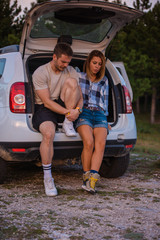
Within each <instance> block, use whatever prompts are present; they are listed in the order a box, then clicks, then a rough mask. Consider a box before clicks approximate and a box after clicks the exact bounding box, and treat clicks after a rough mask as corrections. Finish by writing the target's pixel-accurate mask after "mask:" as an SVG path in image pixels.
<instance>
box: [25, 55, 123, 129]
mask: <svg viewBox="0 0 160 240" xmlns="http://www.w3.org/2000/svg"><path fill="white" fill-rule="evenodd" d="M51 60H52V54H34V55H31V56H30V57H29V58H28V59H27V61H26V70H27V75H28V80H29V86H30V87H29V88H30V94H29V95H30V98H31V101H30V102H31V105H32V107H31V108H30V107H29V109H32V111H31V112H32V113H33V112H34V93H33V84H32V74H33V72H34V71H35V70H36V69H37V68H38V67H39V66H41V65H43V64H45V63H48V62H49V61H51ZM84 61H85V57H84V56H83V57H82V56H78V57H77V56H73V58H72V60H71V62H70V65H71V66H73V67H74V68H78V69H79V70H80V71H82V69H83V64H84ZM106 76H107V77H108V79H109V109H108V110H109V116H108V122H109V123H110V124H111V126H114V125H115V124H116V122H117V120H118V114H119V113H123V112H124V105H125V104H124V101H123V100H124V96H123V94H124V93H123V89H122V86H121V84H120V83H118V84H117V85H115V84H114V83H113V80H112V76H111V74H110V72H109V70H108V69H107V67H106ZM31 125H32V124H30V127H32V126H31ZM59 127H60V128H61V124H59Z"/></svg>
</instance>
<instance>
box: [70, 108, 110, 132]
mask: <svg viewBox="0 0 160 240" xmlns="http://www.w3.org/2000/svg"><path fill="white" fill-rule="evenodd" d="M82 125H89V126H90V127H91V128H100V127H103V128H106V129H107V133H109V130H108V122H107V117H106V115H105V114H104V111H97V110H89V109H86V108H83V112H82V113H81V114H80V115H79V117H78V119H77V120H76V124H75V127H76V129H77V128H78V127H79V126H82Z"/></svg>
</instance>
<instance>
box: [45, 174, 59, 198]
mask: <svg viewBox="0 0 160 240" xmlns="http://www.w3.org/2000/svg"><path fill="white" fill-rule="evenodd" d="M44 188H45V193H46V195H47V196H57V194H58V192H57V189H56V187H55V185H54V179H53V178H46V179H44Z"/></svg>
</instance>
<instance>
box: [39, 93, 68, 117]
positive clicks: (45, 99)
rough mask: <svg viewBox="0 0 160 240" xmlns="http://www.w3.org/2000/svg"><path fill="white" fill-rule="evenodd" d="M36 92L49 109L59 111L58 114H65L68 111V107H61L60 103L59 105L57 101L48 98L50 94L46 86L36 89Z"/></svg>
mask: <svg viewBox="0 0 160 240" xmlns="http://www.w3.org/2000/svg"><path fill="white" fill-rule="evenodd" d="M36 93H37V95H38V96H39V97H40V99H41V100H42V102H43V104H44V106H45V107H46V108H49V109H50V110H51V111H53V112H56V113H59V114H63V115H66V114H67V113H68V112H69V110H68V109H66V108H64V107H62V106H61V105H59V104H58V103H56V102H54V101H52V100H51V99H50V94H49V90H48V88H45V89H41V90H36Z"/></svg>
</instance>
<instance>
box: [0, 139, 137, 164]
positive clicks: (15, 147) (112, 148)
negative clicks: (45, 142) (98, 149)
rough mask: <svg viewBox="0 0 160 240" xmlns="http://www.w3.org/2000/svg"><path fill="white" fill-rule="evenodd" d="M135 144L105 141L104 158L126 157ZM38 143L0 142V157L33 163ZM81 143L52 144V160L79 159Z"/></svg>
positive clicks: (131, 140) (126, 141)
mask: <svg viewBox="0 0 160 240" xmlns="http://www.w3.org/2000/svg"><path fill="white" fill-rule="evenodd" d="M135 144H136V139H126V140H123V142H121V143H120V142H118V141H116V140H107V142H106V148H105V153H104V156H105V157H118V156H123V155H126V154H127V153H128V152H129V151H131V149H132V148H133V147H134V145H135ZM39 146H40V142H14V143H13V142H7V143H5V142H3V143H2V142H1V143H0V157H1V158H3V159H4V160H6V161H23V162H24V161H34V160H36V159H37V158H38V157H39ZM82 148H83V144H82V141H75V142H74V141H70V142H62V141H61V142H54V159H67V158H75V157H80V155H81V152H82Z"/></svg>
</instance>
